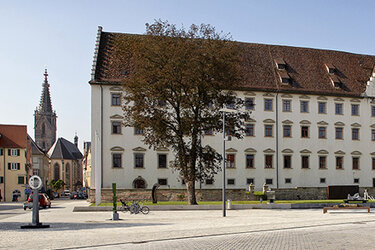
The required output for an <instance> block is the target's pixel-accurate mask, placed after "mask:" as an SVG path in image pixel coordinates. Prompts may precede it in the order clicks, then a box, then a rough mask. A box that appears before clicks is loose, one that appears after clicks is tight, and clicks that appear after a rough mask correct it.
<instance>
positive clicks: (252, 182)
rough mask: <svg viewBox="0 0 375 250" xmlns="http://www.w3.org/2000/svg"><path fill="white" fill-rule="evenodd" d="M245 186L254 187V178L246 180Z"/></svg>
mask: <svg viewBox="0 0 375 250" xmlns="http://www.w3.org/2000/svg"><path fill="white" fill-rule="evenodd" d="M251 180H252V181H251ZM246 184H247V185H250V184H253V185H255V178H246Z"/></svg>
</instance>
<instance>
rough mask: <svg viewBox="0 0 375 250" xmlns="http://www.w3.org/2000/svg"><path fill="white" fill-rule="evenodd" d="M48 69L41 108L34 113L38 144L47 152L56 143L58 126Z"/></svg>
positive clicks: (41, 98)
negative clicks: (53, 107)
mask: <svg viewBox="0 0 375 250" xmlns="http://www.w3.org/2000/svg"><path fill="white" fill-rule="evenodd" d="M49 87H50V85H49V83H48V73H47V69H46V70H45V73H44V82H43V89H42V94H41V97H40V103H39V107H38V108H36V110H35V112H34V135H35V142H36V144H37V145H38V146H39V147H40V148H41V149H42V150H43V151H44V152H47V151H48V150H49V149H50V147H51V146H52V145H53V144H54V143H55V141H56V130H57V124H56V119H57V115H56V112H55V111H53V110H52V102H51V95H50V91H49Z"/></svg>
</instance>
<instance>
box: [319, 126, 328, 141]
mask: <svg viewBox="0 0 375 250" xmlns="http://www.w3.org/2000/svg"><path fill="white" fill-rule="evenodd" d="M320 129H324V137H321V136H320V132H321V131H320ZM318 139H327V126H318Z"/></svg>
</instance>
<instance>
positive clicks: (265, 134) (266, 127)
mask: <svg viewBox="0 0 375 250" xmlns="http://www.w3.org/2000/svg"><path fill="white" fill-rule="evenodd" d="M267 131H268V132H269V131H271V135H268V133H267ZM264 137H271V138H272V137H273V125H272V124H264Z"/></svg>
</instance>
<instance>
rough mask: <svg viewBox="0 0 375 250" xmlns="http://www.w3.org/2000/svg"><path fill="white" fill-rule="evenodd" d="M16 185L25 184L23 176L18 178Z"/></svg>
mask: <svg viewBox="0 0 375 250" xmlns="http://www.w3.org/2000/svg"><path fill="white" fill-rule="evenodd" d="M18 184H25V176H18Z"/></svg>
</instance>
